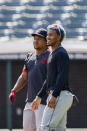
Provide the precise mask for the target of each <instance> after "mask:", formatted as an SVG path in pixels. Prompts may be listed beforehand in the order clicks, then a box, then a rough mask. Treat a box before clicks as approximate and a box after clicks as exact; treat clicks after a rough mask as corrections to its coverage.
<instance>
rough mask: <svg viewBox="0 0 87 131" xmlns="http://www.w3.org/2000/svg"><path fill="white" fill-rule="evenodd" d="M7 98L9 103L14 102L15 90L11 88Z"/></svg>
mask: <svg viewBox="0 0 87 131" xmlns="http://www.w3.org/2000/svg"><path fill="white" fill-rule="evenodd" d="M9 100H10V103H11V104H14V103H15V101H16V92H15V90H12V91H11V93H10V95H9Z"/></svg>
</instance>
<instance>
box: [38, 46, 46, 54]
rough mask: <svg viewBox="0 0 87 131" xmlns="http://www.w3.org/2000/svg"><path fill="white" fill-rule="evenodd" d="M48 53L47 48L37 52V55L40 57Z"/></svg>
mask: <svg viewBox="0 0 87 131" xmlns="http://www.w3.org/2000/svg"><path fill="white" fill-rule="evenodd" d="M46 51H47V47H46V48H44V49H41V50H36V54H37V55H40V54H43V53H45V52H46Z"/></svg>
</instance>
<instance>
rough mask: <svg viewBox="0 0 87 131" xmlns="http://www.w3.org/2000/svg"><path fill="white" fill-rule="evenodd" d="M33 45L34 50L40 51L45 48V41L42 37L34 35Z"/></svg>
mask: <svg viewBox="0 0 87 131" xmlns="http://www.w3.org/2000/svg"><path fill="white" fill-rule="evenodd" d="M33 45H34V48H35V49H37V50H41V49H43V48H45V47H46V46H47V41H46V40H45V39H44V38H43V37H41V36H38V35H35V36H34V41H33Z"/></svg>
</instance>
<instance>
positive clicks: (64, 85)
mask: <svg viewBox="0 0 87 131" xmlns="http://www.w3.org/2000/svg"><path fill="white" fill-rule="evenodd" d="M68 74H69V56H68V54H67V51H66V50H65V49H64V48H63V47H59V48H57V49H56V50H55V51H53V52H52V53H50V55H49V58H48V63H47V79H46V80H45V82H44V84H43V87H42V89H41V90H40V91H39V93H38V96H39V97H42V96H43V95H45V93H46V91H48V90H53V93H52V95H53V96H55V97H57V96H59V95H60V92H61V91H62V90H69V91H70V89H69V86H68Z"/></svg>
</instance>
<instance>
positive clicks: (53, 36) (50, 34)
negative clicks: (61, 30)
mask: <svg viewBox="0 0 87 131" xmlns="http://www.w3.org/2000/svg"><path fill="white" fill-rule="evenodd" d="M59 42H60V36H59V35H58V34H57V33H56V31H55V30H52V29H48V31H47V45H48V46H53V45H55V44H56V43H59Z"/></svg>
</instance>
